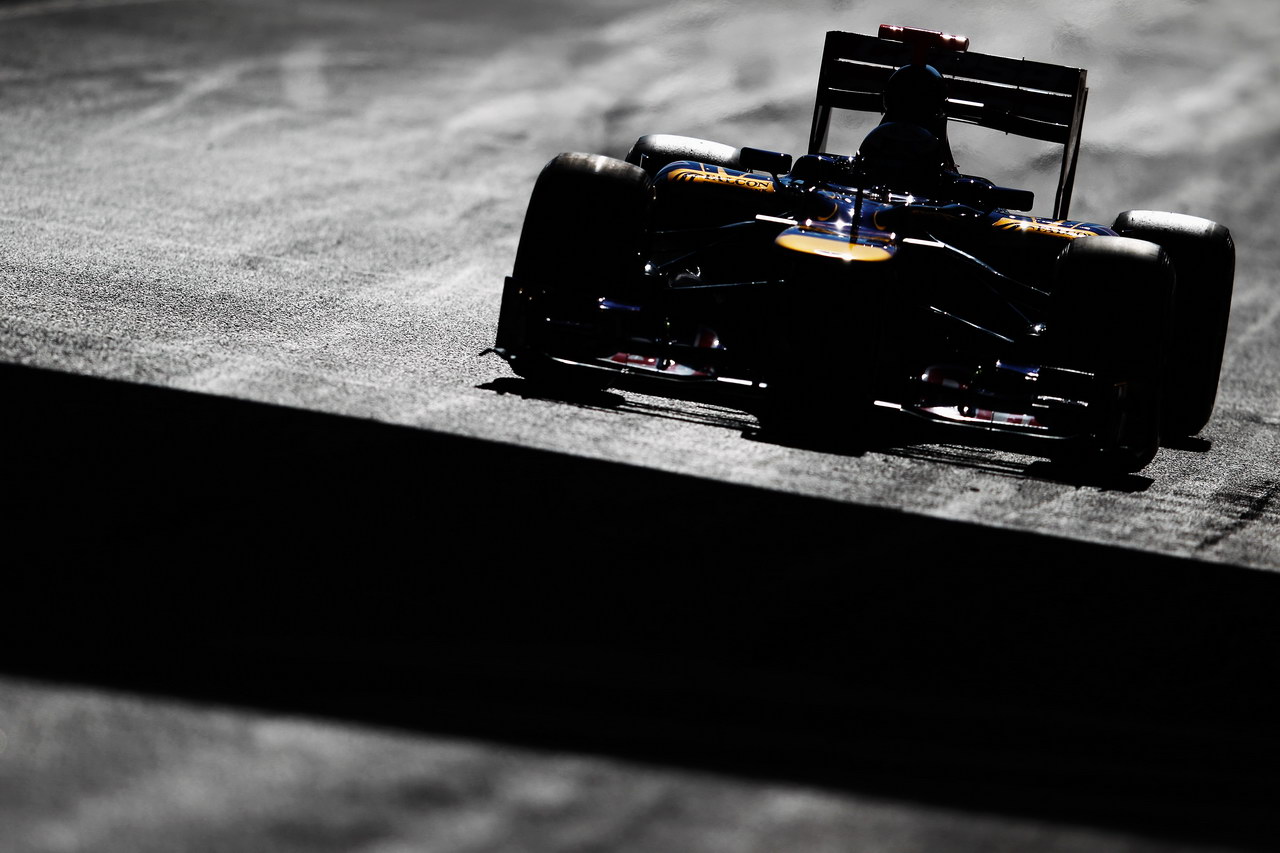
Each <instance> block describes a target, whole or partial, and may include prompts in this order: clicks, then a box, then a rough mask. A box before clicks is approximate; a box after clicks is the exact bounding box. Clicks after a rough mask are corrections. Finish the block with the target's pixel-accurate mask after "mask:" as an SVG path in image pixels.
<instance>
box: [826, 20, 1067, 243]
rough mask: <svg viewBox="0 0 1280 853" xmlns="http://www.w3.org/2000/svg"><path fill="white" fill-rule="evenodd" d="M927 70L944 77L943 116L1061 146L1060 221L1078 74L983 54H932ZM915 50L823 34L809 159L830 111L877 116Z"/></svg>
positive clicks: (940, 51)
mask: <svg viewBox="0 0 1280 853" xmlns="http://www.w3.org/2000/svg"><path fill="white" fill-rule="evenodd" d="M924 55H925V59H926V61H927V62H928V64H929V65H932V66H933V67H934V68H936V69H938V71H939V72H940V73H941V74H942V75H943V76H945V77H946V78H947V95H948V97H947V106H946V112H947V118H948V119H950V120H952V121H961V122H965V123H967V124H978V125H981V126H983V127H989V128H992V129H993V130H1000V131H1004V132H1005V133H1012V134H1014V135H1016V136H1023V137H1027V138H1030V139H1039V140H1044V141H1047V142H1054V143H1058V144H1060V145H1062V168H1061V171H1060V172H1059V175H1058V191H1057V195H1056V197H1055V199H1054V208H1053V216H1054V218H1055V219H1065V218H1066V217H1067V210H1068V208H1069V207H1070V205H1071V190H1072V187H1074V185H1075V179H1076V160H1077V159H1078V157H1079V154H1080V126H1081V124H1082V123H1083V121H1084V108H1085V100H1086V99H1087V97H1088V94H1089V89H1088V87H1087V85H1086V77H1087V72H1086V71H1085V69H1083V68H1069V67H1066V66H1061V65H1049V64H1047V63H1043V62H1032V61H1030V60H1026V59H1009V58H1006V57H1003V56H989V55H987V54H982V53H973V52H958V51H956V50H948V49H938V48H930V49H928V50H927V51H925V54H924ZM918 58H919V49H918V48H914V47H912V46H909V45H907V44H904V43H902V42H898V41H889V40H886V39H881V38H877V37H875V36H868V35H860V34H858V33H844V32H838V31H832V32H828V33H827V40H826V45H825V47H824V48H823V52H822V70H821V72H820V73H819V75H818V94H817V99H816V101H815V103H814V109H813V127H812V130H811V131H810V134H809V153H810V154H818V153H821V152H822V151H823V150H824V148H825V146H826V143H827V128H828V126H829V124H830V121H831V110H833V109H845V110H860V111H865V112H882V111H883V108H884V106H883V95H884V88H885V83H886V81H888V79H889V75H890V74H892V73H893V72H894V70H895V69H897V68H898V67H899V66H901V65H906V64H908V63H910V62H912V61H913V59H918Z"/></svg>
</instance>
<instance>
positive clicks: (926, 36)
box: [879, 24, 969, 65]
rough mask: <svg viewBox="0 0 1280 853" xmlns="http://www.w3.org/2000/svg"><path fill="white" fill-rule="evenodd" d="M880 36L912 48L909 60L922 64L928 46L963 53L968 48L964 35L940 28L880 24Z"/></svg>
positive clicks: (967, 41)
mask: <svg viewBox="0 0 1280 853" xmlns="http://www.w3.org/2000/svg"><path fill="white" fill-rule="evenodd" d="M879 35H880V38H882V39H884V40H886V41H900V42H902V43H903V44H906V45H910V46H911V48H912V53H911V61H912V62H913V63H915V64H916V65H923V64H924V62H925V56H926V54H927V53H928V51H929V48H931V47H933V48H937V49H938V50H954V51H955V52H957V53H964V52H965V51H966V50H968V49H969V39H968V38H967V37H966V36H953V35H951V34H949V33H944V32H941V31H940V30H922V29H919V28H917V27H899V26H895V25H893V24H881V25H880V33H879Z"/></svg>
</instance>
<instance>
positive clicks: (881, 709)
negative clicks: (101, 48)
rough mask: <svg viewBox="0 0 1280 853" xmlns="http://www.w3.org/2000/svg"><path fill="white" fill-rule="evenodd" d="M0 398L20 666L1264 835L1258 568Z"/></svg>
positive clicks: (0, 381) (1152, 830)
mask: <svg viewBox="0 0 1280 853" xmlns="http://www.w3.org/2000/svg"><path fill="white" fill-rule="evenodd" d="M0 388H2V389H3V391H4V394H5V399H6V401H7V403H8V410H7V413H6V425H5V426H6V436H7V439H8V441H7V444H6V448H7V449H8V452H9V457H8V459H7V469H6V473H7V475H8V476H7V480H6V489H5V491H4V492H3V495H2V499H3V506H2V507H0V510H2V511H3V515H2V516H0V517H3V519H4V521H5V523H6V525H7V527H6V531H5V537H4V540H5V548H6V557H7V558H8V563H9V566H10V570H9V573H8V578H7V586H6V596H7V600H8V601H9V602H10V606H9V609H8V611H7V613H6V617H5V620H4V621H3V624H2V625H0V629H2V630H3V631H4V637H3V649H4V654H3V657H2V658H0V670H3V671H4V672H6V673H11V674H20V675H24V676H29V677H35V678H41V679H47V680H54V681H75V682H80V683H90V684H101V685H105V686H108V687H113V688H120V689H129V690H144V691H149V692H152V693H156V694H163V695H168V696H182V697H188V698H191V699H194V700H198V701H208V702H213V703H219V704H226V703H234V704H239V705H246V706H254V707H261V708H268V709H279V710H281V711H283V712H286V713H290V714H295V713H296V714H307V715H313V716H316V715H319V716H329V717H334V718H341V719H349V720H356V721H360V722H363V723H369V724H374V725H387V726H395V727H400V728H404V729H408V730H415V731H423V732H430V733H451V734H457V735H462V736H467V737H477V738H487V739H493V740H498V741H504V742H510V743H519V744H528V745H534V746H538V747H541V748H546V749H556V750H571V751H589V752H598V753H607V754H611V755H618V756H624V757H629V758H635V759H639V760H644V761H647V762H654V763H661V764H666V765H671V766H679V767H689V768H697V769H702V770H712V771H716V772H722V773H734V774H741V775H744V776H751V777H755V778H764V779H788V780H795V781H799V782H801V783H803V784H806V785H821V786H828V787H832V788H838V789H842V790H854V791H859V792H866V793H869V794H873V795H876V796H891V797H901V798H909V799H916V800H920V801H925V802H930V803H936V804H941V805H945V806H947V807H951V808H957V809H965V808H973V809H981V810H984V811H987V812H1000V813H1005V814H1011V815H1031V816H1037V817H1041V818H1045V819H1051V820H1063V821H1069V822H1073V823H1083V824H1094V825H1107V826H1115V827H1120V828H1122V829H1124V830H1126V831H1132V832H1137V833H1143V834H1147V835H1153V836H1161V837H1167V838H1171V839H1176V840H1178V841H1183V842H1186V841H1189V840H1192V839H1197V838H1203V839H1207V840H1210V841H1214V842H1221V843H1228V844H1233V845H1238V846H1257V847H1260V848H1262V847H1266V846H1267V845H1270V844H1272V843H1273V842H1274V796H1273V792H1274V791H1275V790H1276V781H1277V779H1278V778H1280V736H1278V735H1277V733H1276V731H1275V720H1276V719H1277V718H1280V704H1278V703H1277V701H1276V699H1275V697H1274V696H1273V695H1272V694H1273V691H1271V690H1270V687H1271V684H1272V682H1273V680H1274V679H1273V678H1272V677H1271V676H1272V674H1273V673H1274V672H1275V664H1276V661H1277V660H1280V630H1278V629H1277V627H1276V620H1275V618H1274V614H1275V612H1276V609H1277V605H1280V576H1277V575H1275V574H1272V573H1265V572H1256V571H1245V570H1238V569H1233V568H1232V567H1229V566H1221V565H1212V564H1206V563H1200V562H1196V561H1192V560H1182V559H1174V558H1169V557H1164V556H1160V555H1156V554H1150V553H1142V552H1130V551H1124V550H1121V549H1114V548H1107V547H1104V546H1101V545H1097V544H1091V543H1085V542H1077V541H1071V540H1065V539H1058V538H1053V537H1047V536H1040V535H1035V534H1030V533H1024V532H1018V531H1011V530H998V529H991V528H978V527H974V526H970V525H965V524H960V523H957V522H950V521H946V520H943V519H937V518H929V517H923V516H914V515H911V514H907V513H901V512H895V511H890V510H880V509H877V508H874V507H863V506H853V505H848V504H843V503H838V502H832V501H825V500H821V499H816V498H808V497H804V496H799V495H792V494H783V493H778V492H774V491H770V490H763V489H754V488H748V487H743V486H736V485H732V484H726V483H719V482H714V481H708V480H704V479H697V478H688V477H681V476H677V475H674V474H670V473H666V472H660V471H653V470H648V469H642V468H637V467H634V466H623V465H611V464H607V463H603V462H599V461H595V460H590V459H583V458H573V457H567V456H560V455H557V454H551V453H545V452H540V451H534V450H529V449H525V448H520V447H514V446H506V445H500V444H496V443H489V442H482V441H475V440H470V439H463V438H459V437H456V436H448V435H442V434H435V433H430V432H427V431H423V430H416V429H409V428H404V427H397V426H391V425H387V424H380V423H376V422H372V421H367V420H361V419H355V418H342V417H336V416H332V415H324V414H320V413H315V412H306V411H299V410H293V409H287V408H281V407H274V406H265V405H260V404H254V403H248V402H245V401H239V400H232V399H227V398H215V397H208V396H204V395H199V394H190V393H185V392H178V391H173V390H168V389H163V388H151V387H145V386H139V385H131V384H127V383H121V382H107V381H103V380H98V379H92V378H89V377H83V376H68V375H63V374H58V373H53V372H49V371H39V370H32V369H28V368H22V367H16V366H11V365H9V366H6V365H0ZM19 449H20V451H21V452H18V451H19Z"/></svg>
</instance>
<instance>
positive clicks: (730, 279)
mask: <svg viewBox="0 0 1280 853" xmlns="http://www.w3.org/2000/svg"><path fill="white" fill-rule="evenodd" d="M967 48H968V40H967V39H965V38H963V37H960V36H951V35H946V34H943V33H940V32H935V31H930V30H918V29H912V28H906V27H892V26H882V27H881V28H880V31H879V36H878V37H872V36H865V35H857V34H852V33H844V32H831V33H828V34H827V37H826V46H825V50H824V53H823V58H822V66H821V75H820V78H819V85H818V94H817V103H816V106H815V110H814V116H813V126H812V130H811V134H810V137H809V150H808V153H807V154H804V155H803V156H800V157H797V158H795V159H794V161H793V158H792V157H791V156H790V155H787V154H781V153H777V152H772V151H764V150H760V149H754V148H734V147H731V146H728V145H722V144H717V143H713V142H708V141H704V140H699V139H692V138H688V137H683V136H672V135H666V134H655V135H649V136H643V137H641V138H640V139H639V140H638V141H637V142H636V143H635V146H634V147H633V148H632V149H631V152H630V153H629V154H628V155H627V158H626V161H625V162H624V161H622V160H616V159H612V158H608V157H603V156H599V155H593V154H578V153H568V154H561V155H559V156H558V157H556V158H554V159H553V160H551V161H550V163H548V164H547V166H546V167H545V168H544V170H543V171H542V173H541V175H540V176H539V177H538V180H537V184H536V185H535V187H534V189H533V194H532V198H531V200H530V202H529V208H528V212H527V214H526V217H525V222H524V228H523V231H522V233H521V236H520V245H519V249H518V252H517V255H516V259H515V269H514V271H513V274H512V275H511V276H510V277H509V278H507V280H506V285H505V287H504V289H503V294H502V303H501V309H500V315H499V320H498V331H497V340H496V343H495V347H494V349H495V351H496V352H497V353H498V354H499V355H501V356H502V357H503V358H505V359H506V360H507V361H508V363H509V364H510V366H511V368H512V369H513V370H514V371H515V373H517V374H518V375H520V376H522V377H525V378H526V379H528V380H530V381H533V382H538V383H544V384H546V385H548V386H563V387H572V386H586V387H596V388H604V387H610V386H618V385H626V384H628V383H631V382H634V381H635V380H637V379H648V380H652V381H653V382H659V383H666V384H667V385H668V386H671V387H677V386H678V387H680V388H682V389H683V391H684V392H687V393H688V394H691V395H692V394H694V393H697V390H698V389H711V388H717V389H732V390H735V391H739V392H741V394H742V400H743V403H742V408H743V409H744V410H747V411H750V412H753V413H755V414H756V415H757V416H758V418H759V420H760V422H761V426H762V429H763V431H764V432H766V433H768V432H769V431H773V432H774V433H775V434H777V435H780V436H788V435H793V436H794V435H805V434H814V435H818V434H821V435H824V436H831V435H833V434H838V433H840V432H842V431H848V432H856V430H857V429H858V425H859V424H860V423H861V422H862V421H864V420H865V419H866V417H867V415H869V414H870V413H871V412H874V411H878V410H888V411H892V412H897V413H901V414H903V415H909V416H913V417H914V418H917V419H921V420H922V421H926V422H929V423H932V424H936V425H939V426H944V427H950V428H951V430H950V431H949V432H948V433H946V435H947V437H948V439H950V440H957V441H963V440H964V439H965V438H966V437H968V438H972V439H974V440H976V441H977V442H978V443H981V444H990V443H991V442H992V439H993V438H995V437H997V436H998V437H1000V438H1001V441H1003V440H1006V439H1007V440H1011V441H1017V439H1018V437H1023V438H1027V439H1033V441H1029V442H1026V443H1025V444H1024V443H1019V447H1020V448H1025V449H1026V451H1027V452H1030V453H1033V454H1035V455H1040V456H1045V457H1049V458H1050V459H1054V460H1059V461H1070V462H1071V463H1073V464H1083V465H1087V466H1088V469H1089V470H1092V471H1096V472H1099V473H1103V474H1111V473H1120V472H1133V471H1138V470H1140V469H1141V468H1143V467H1144V466H1146V465H1147V464H1148V463H1149V462H1150V461H1151V460H1152V459H1153V457H1154V456H1155V454H1156V452H1157V450H1158V448H1159V447H1160V445H1161V442H1162V439H1163V440H1164V441H1165V442H1166V443H1167V442H1168V441H1170V440H1177V439H1179V438H1185V437H1187V436H1193V435H1195V434H1196V433H1198V432H1199V431H1200V430H1201V429H1202V428H1203V427H1204V426H1205V424H1206V423H1207V422H1208V420H1209V417H1210V415H1211V413H1212V411H1213V406H1214V401H1215V397H1216V395H1217V387H1218V373H1219V370H1220V366H1221V362H1222V351H1223V345H1224V341H1225V337H1226V327H1227V317H1228V313H1229V309H1230V305H1231V291H1232V281H1233V277H1234V267H1235V249H1234V246H1233V243H1232V240H1231V235H1230V233H1229V232H1228V230H1227V229H1226V228H1224V227H1223V226H1221V225H1219V224H1216V223H1214V222H1210V221H1207V220H1204V219H1199V218H1195V217H1192V216H1186V215H1182V214H1176V213H1164V212H1155V211H1138V210H1131V211H1128V212H1126V213H1122V214H1121V215H1120V216H1119V217H1118V218H1117V219H1116V220H1115V222H1114V223H1113V224H1112V225H1111V226H1110V227H1106V226H1103V225H1096V224H1091V223H1088V222H1081V221H1077V220H1072V219H1069V218H1068V212H1067V210H1068V206H1069V204H1070V200H1071V191H1072V186H1073V184H1074V180H1075V169H1076V159H1077V154H1078V151H1079V146H1080V126H1081V121H1082V119H1083V115H1084V108H1085V98H1086V95H1087V92H1088V90H1087V88H1086V86H1085V80H1086V72H1085V71H1084V70H1083V69H1078V68H1067V67H1061V66H1055V65H1048V64H1045V63H1039V62H1031V61H1027V60H1022V59H1008V58H1003V57H997V56H988V55H983V54H979V53H973V52H969V51H968V50H967ZM837 109H847V110H863V111H869V112H879V113H882V120H881V121H880V122H879V123H878V124H877V125H876V126H875V127H874V129H872V130H871V131H870V132H869V133H868V134H867V135H866V137H865V139H864V140H863V143H862V145H861V148H860V149H859V150H858V152H857V153H856V154H855V155H853V156H842V155H838V154H831V153H827V152H826V151H825V147H826V139H827V130H828V126H829V123H830V120H831V116H832V111H833V110H837ZM949 121H960V122H966V123H971V124H977V125H981V126H984V127H988V128H992V129H995V130H997V131H1002V132H1004V133H1008V134H1016V135H1019V136H1024V137H1028V138H1032V139H1038V140H1048V141H1051V142H1055V143H1060V144H1061V145H1062V148H1063V156H1062V165H1061V171H1060V174H1059V178H1058V189H1057V196H1056V199H1055V205H1054V211H1053V217H1052V218H1041V217H1036V216H1031V215H1027V214H1025V213H1019V212H1014V211H1029V210H1030V209H1031V207H1032V203H1033V198H1032V193H1030V192H1029V191H1025V190H1017V189H1010V188H1007V187H1001V186H997V185H995V184H993V183H992V182H991V181H988V180H986V179H984V178H979V177H975V176H971V175H965V174H961V173H960V172H959V171H958V170H957V167H956V165H955V163H954V162H953V160H952V155H951V149H950V145H949V143H948V139H947V126H948V122H949ZM1001 441H997V442H996V443H997V445H999V444H1000V443H1001Z"/></svg>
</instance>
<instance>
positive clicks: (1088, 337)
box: [1049, 237, 1174, 474]
mask: <svg viewBox="0 0 1280 853" xmlns="http://www.w3.org/2000/svg"><path fill="white" fill-rule="evenodd" d="M1173 287H1174V272H1173V266H1172V264H1171V263H1170V261H1169V256H1168V255H1167V254H1166V253H1165V252H1164V250H1163V249H1161V248H1160V247H1159V246H1157V245H1156V244H1154V243H1150V242H1147V241H1144V240H1134V239H1130V238H1127V237H1081V238H1077V239H1076V240H1074V241H1072V242H1071V243H1070V244H1069V245H1068V246H1067V248H1065V249H1064V250H1063V251H1062V254H1061V255H1059V256H1058V261H1057V267H1056V269H1055V277H1054V284H1053V291H1052V295H1051V305H1052V313H1051V315H1050V316H1051V324H1050V326H1049V329H1050V333H1049V334H1050V336H1051V338H1052V341H1053V343H1052V347H1051V352H1052V356H1053V358H1054V360H1055V362H1056V363H1057V364H1059V365H1060V366H1062V367H1067V368H1073V369H1077V370H1083V371H1086V372H1089V373H1093V374H1094V375H1095V376H1096V377H1097V378H1096V380H1095V387H1096V388H1097V393H1096V394H1095V399H1093V400H1091V401H1090V406H1089V412H1090V415H1089V422H1090V425H1091V426H1090V431H1091V434H1092V441H1091V442H1089V444H1088V447H1087V449H1086V450H1085V451H1084V452H1083V453H1072V454H1069V455H1068V456H1067V457H1066V459H1065V460H1064V461H1071V462H1073V463H1076V464H1083V465H1085V466H1086V467H1087V468H1089V469H1091V470H1095V471H1098V472H1100V473H1105V474H1127V473H1132V472H1135V471H1140V470H1141V469H1143V468H1145V467H1146V466H1147V465H1148V464H1149V463H1150V462H1151V460H1152V459H1154V458H1155V455H1156V452H1157V451H1158V450H1159V448H1160V435H1161V411H1162V399H1163V393H1162V392H1163V378H1164V371H1165V362H1166V351H1167V346H1168V329H1169V315H1170V313H1171V305H1172V299H1173Z"/></svg>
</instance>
